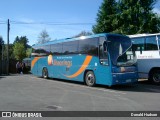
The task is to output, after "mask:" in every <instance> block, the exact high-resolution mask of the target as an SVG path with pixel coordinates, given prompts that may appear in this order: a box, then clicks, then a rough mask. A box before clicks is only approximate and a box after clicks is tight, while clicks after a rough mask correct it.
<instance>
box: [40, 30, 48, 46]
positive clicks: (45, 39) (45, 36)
mask: <svg viewBox="0 0 160 120" xmlns="http://www.w3.org/2000/svg"><path fill="white" fill-rule="evenodd" d="M50 40H51V38H50V37H49V34H48V32H47V31H46V30H42V32H41V33H40V35H39V36H38V43H39V44H41V43H45V42H48V41H50Z"/></svg>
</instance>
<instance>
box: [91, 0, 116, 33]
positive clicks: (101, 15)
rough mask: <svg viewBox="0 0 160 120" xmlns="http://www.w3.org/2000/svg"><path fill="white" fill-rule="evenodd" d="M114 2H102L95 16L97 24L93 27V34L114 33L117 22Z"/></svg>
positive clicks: (105, 0)
mask: <svg viewBox="0 0 160 120" xmlns="http://www.w3.org/2000/svg"><path fill="white" fill-rule="evenodd" d="M116 7H117V3H116V2H115V0H104V1H103V3H102V5H101V7H100V8H99V11H98V14H97V24H96V25H94V26H93V32H94V33H104V32H112V31H114V29H115V28H114V27H115V26H116V25H115V24H116V22H117V20H116V19H115V18H116V9H117V8H116ZM113 20H114V21H113Z"/></svg>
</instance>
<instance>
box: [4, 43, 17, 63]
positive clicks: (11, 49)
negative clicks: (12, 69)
mask: <svg viewBox="0 0 160 120" xmlns="http://www.w3.org/2000/svg"><path fill="white" fill-rule="evenodd" d="M3 59H4V60H6V59H7V45H4V48H3ZM9 59H15V58H14V54H13V44H10V45H9Z"/></svg>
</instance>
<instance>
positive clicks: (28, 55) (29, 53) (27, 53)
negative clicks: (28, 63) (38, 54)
mask: <svg viewBox="0 0 160 120" xmlns="http://www.w3.org/2000/svg"><path fill="white" fill-rule="evenodd" d="M31 52H32V48H28V49H27V50H26V57H28V58H30V56H31Z"/></svg>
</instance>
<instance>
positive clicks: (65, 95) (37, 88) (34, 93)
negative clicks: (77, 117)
mask: <svg viewBox="0 0 160 120" xmlns="http://www.w3.org/2000/svg"><path fill="white" fill-rule="evenodd" d="M159 101H160V86H157V85H150V84H147V83H146V82H140V83H138V84H134V85H120V86H114V87H112V88H109V87H107V86H96V87H88V86H85V85H83V84H82V83H76V82H66V81H60V80H53V79H49V80H46V79H43V78H38V77H35V76H33V75H10V76H0V111H15V110H16V111H159V110H160V104H159Z"/></svg>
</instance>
